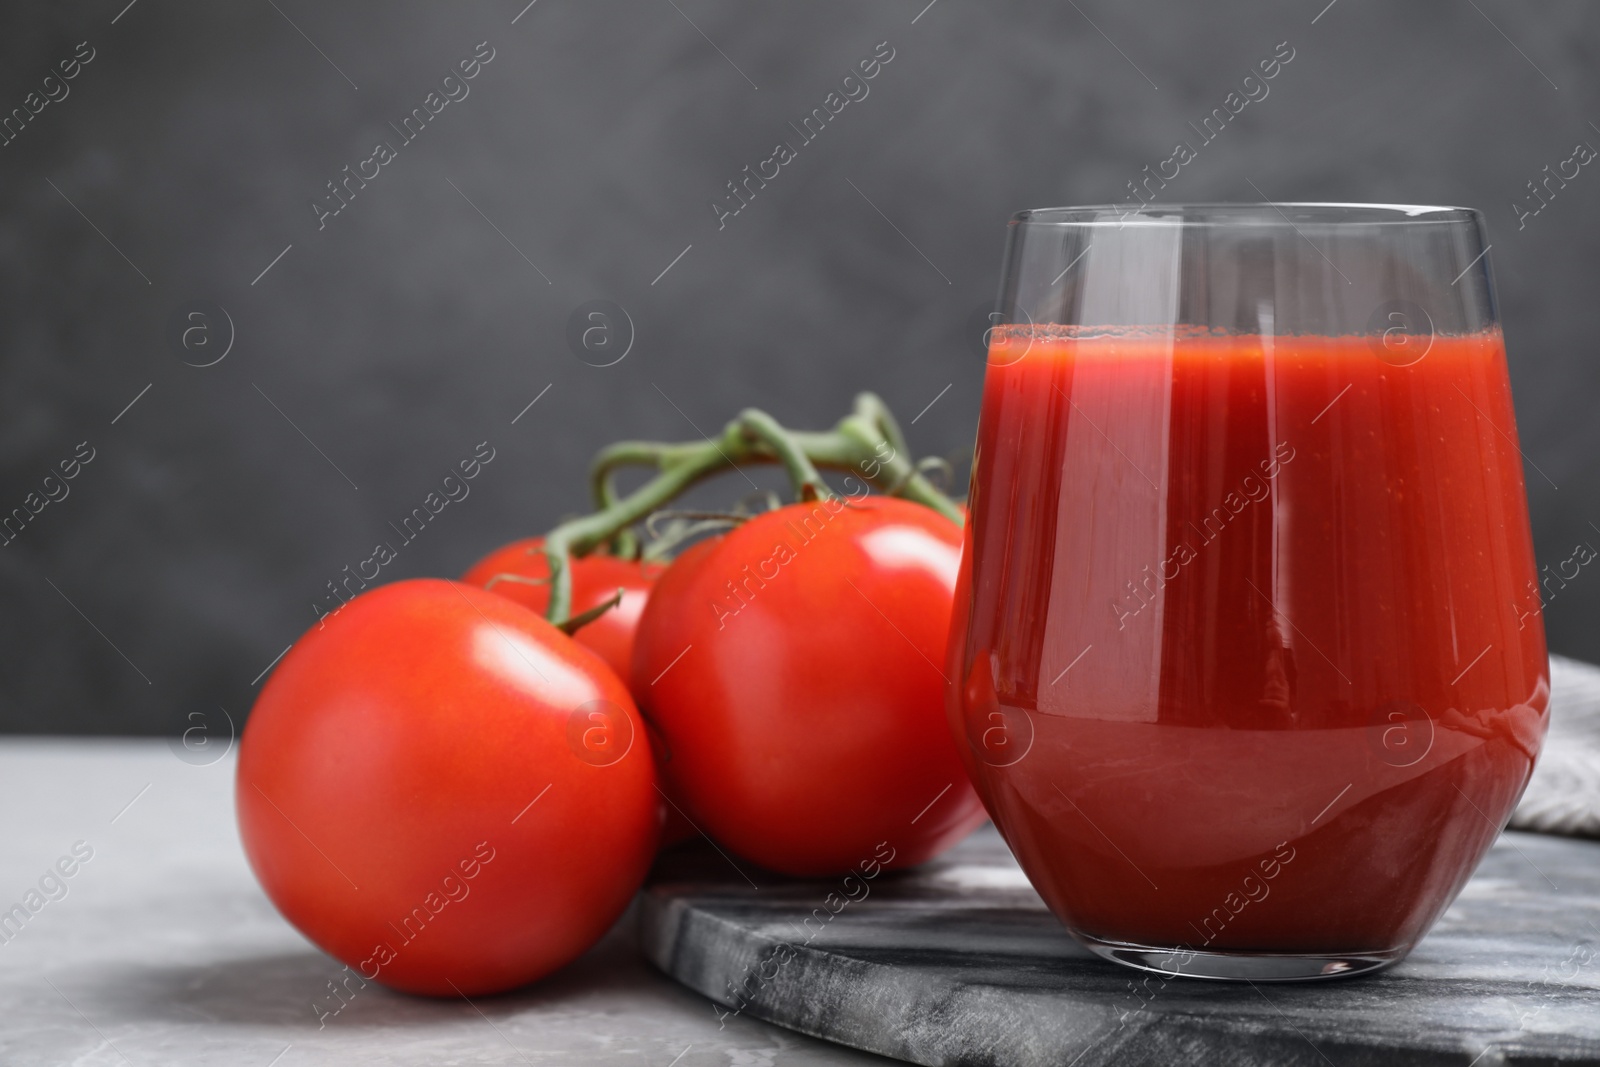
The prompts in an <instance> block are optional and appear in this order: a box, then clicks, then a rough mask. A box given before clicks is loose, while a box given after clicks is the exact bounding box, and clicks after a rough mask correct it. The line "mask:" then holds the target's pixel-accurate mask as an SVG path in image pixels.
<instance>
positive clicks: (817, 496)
mask: <svg viewBox="0 0 1600 1067" xmlns="http://www.w3.org/2000/svg"><path fill="white" fill-rule="evenodd" d="M740 463H779V464H782V465H783V467H784V469H785V471H787V472H788V475H789V480H790V481H791V482H792V483H793V485H794V488H795V495H796V498H797V499H799V500H801V501H809V500H822V499H827V498H829V497H831V496H833V495H834V494H833V491H832V490H831V489H829V488H828V484H827V483H826V482H825V481H823V480H822V475H821V474H820V473H819V472H818V468H819V467H821V468H824V469H828V470H836V471H846V472H849V473H850V474H852V475H855V476H858V477H860V478H862V479H863V480H865V481H866V482H867V483H869V484H870V485H872V486H873V487H874V488H876V489H878V490H880V491H882V492H885V493H890V494H892V495H895V496H900V497H904V498H905V499H907V500H911V501H914V502H915V503H918V504H922V505H925V506H926V507H930V508H932V509H933V510H935V511H937V512H939V514H941V515H943V516H945V517H946V518H947V519H950V520H951V521H952V522H955V523H957V524H960V523H961V521H962V515H961V511H960V509H959V508H957V507H956V505H955V503H954V502H953V501H952V500H951V499H950V498H949V497H948V496H946V495H945V494H944V493H942V492H940V491H939V488H938V487H937V486H935V485H934V484H933V483H932V482H931V481H929V480H928V479H927V478H926V477H924V476H923V474H922V473H921V471H919V470H918V469H917V466H916V463H915V462H914V461H913V459H912V457H911V455H910V450H909V449H908V448H907V446H906V442H905V437H904V435H903V434H902V433H901V431H900V425H899V423H897V422H896V421H895V418H894V416H893V415H892V414H890V412H889V409H888V406H887V405H885V404H884V403H883V401H882V400H881V399H879V398H878V397H877V396H875V395H873V394H872V393H862V394H860V395H859V396H857V397H856V401H855V405H854V407H853V409H852V410H851V413H850V414H849V415H847V416H845V417H844V418H843V419H841V420H840V421H839V423H838V425H836V426H835V427H834V428H833V429H832V430H830V431H827V432H824V433H812V432H802V431H796V430H789V429H786V428H785V427H783V426H781V425H780V424H779V423H778V421H777V420H776V419H774V418H773V417H772V416H770V415H768V414H767V413H766V412H764V411H758V410H756V409H754V408H749V409H746V410H745V411H743V412H741V413H740V415H739V417H738V418H736V419H734V420H733V421H732V422H730V423H728V425H727V426H726V427H724V428H723V431H722V433H721V434H720V435H718V436H717V437H715V438H707V439H706V440H704V441H690V442H684V443H677V444H669V443H664V442H658V441H619V442H617V443H616V444H613V445H610V446H608V447H606V448H604V449H602V450H601V451H600V453H599V454H598V455H596V456H595V458H594V462H593V463H592V464H591V465H590V469H589V485H590V490H591V492H592V493H593V495H594V501H595V506H596V509H597V510H596V511H595V512H594V513H592V514H590V515H585V516H583V517H581V518H577V519H572V520H570V521H567V522H563V523H561V524H560V525H559V526H557V527H556V528H555V529H553V530H551V531H550V533H549V534H547V535H546V536H545V539H544V545H543V550H544V554H545V558H546V559H547V561H548V562H549V566H550V578H549V582H550V606H549V609H548V611H547V612H546V615H547V617H548V618H549V619H550V621H551V622H553V623H556V624H558V625H560V624H563V623H567V622H568V620H569V616H570V615H571V611H572V571H571V566H570V560H571V559H572V557H574V556H580V557H581V556H586V555H588V554H589V553H590V552H593V551H594V550H595V549H596V548H599V547H601V546H602V545H610V546H612V548H613V549H614V550H616V551H617V552H618V554H619V555H624V556H626V557H627V558H634V557H635V556H637V555H638V541H637V539H636V537H635V535H634V534H633V531H632V527H633V526H634V525H635V524H637V523H639V522H641V521H642V520H644V519H645V518H646V517H647V516H649V515H650V514H651V513H652V512H654V511H657V510H659V509H661V508H662V507H664V506H665V505H666V504H668V503H669V502H670V501H672V500H673V499H675V498H676V497H678V496H679V495H681V494H682V493H683V492H684V491H685V490H687V489H688V488H689V487H691V486H692V485H694V484H695V483H697V482H700V481H702V480H704V479H706V478H708V477H710V476H712V475H714V474H718V473H721V472H722V471H725V470H727V469H728V468H729V467H732V466H735V465H737V464H740ZM627 466H648V467H655V468H656V471H657V473H656V475H655V476H654V477H653V478H651V479H650V480H649V481H647V482H645V483H644V485H642V486H640V487H639V488H637V489H635V490H634V491H633V492H631V493H629V494H627V495H626V496H622V495H619V494H618V492H617V489H616V485H615V483H614V481H613V475H614V474H615V472H616V471H617V470H618V468H621V467H627ZM585 614H588V613H585ZM574 621H576V620H574Z"/></svg>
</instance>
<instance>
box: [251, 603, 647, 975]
mask: <svg viewBox="0 0 1600 1067" xmlns="http://www.w3.org/2000/svg"><path fill="white" fill-rule="evenodd" d="M655 780H656V779H655V773H654V770H653V766H652V761H651V753H650V743H649V741H648V739H647V737H646V734H645V730H644V726H643V723H642V721H641V720H640V719H639V717H638V713H637V711H636V710H635V708H634V705H633V701H632V699H631V698H630V696H629V695H628V692H627V689H626V688H625V687H624V686H623V684H622V682H621V681H620V680H619V679H618V678H617V676H616V675H615V673H614V672H613V671H611V670H610V669H609V668H607V667H606V666H605V665H604V664H603V663H602V662H601V660H600V659H599V657H598V656H596V655H595V654H594V653H592V652H590V651H589V650H588V649H585V648H582V647H580V646H579V645H578V644H577V643H576V642H574V641H573V640H572V639H571V638H569V637H567V636H566V635H565V634H563V633H562V632H561V631H560V630H558V629H556V628H555V627H554V626H552V625H550V624H549V623H548V622H546V621H544V620H543V619H541V618H540V617H539V616H537V615H535V614H534V613H533V612H531V611H529V610H528V609H526V608H524V607H521V606H519V605H517V604H514V603H512V602H511V601H510V600H508V599H506V598H504V597H498V596H493V595H491V594H489V593H486V592H484V591H482V590H481V589H476V588H474V587H472V586H468V585H463V584H459V583H456V582H448V581H441V580H436V579H417V580H412V581H403V582H397V583H394V584H392V585H387V586H382V587H380V588H377V589H374V590H372V591H370V592H367V593H364V594H362V595H361V596H359V597H357V598H356V599H355V600H353V601H351V602H350V603H348V604H347V605H345V607H344V608H342V609H341V610H340V611H339V612H337V613H335V614H334V615H332V616H330V617H329V618H327V619H326V620H324V622H323V623H322V624H320V625H319V626H318V627H317V628H316V629H313V630H311V631H309V632H308V633H306V634H305V636H303V637H302V638H301V639H300V640H299V641H298V642H297V643H296V644H295V645H294V647H293V648H291V649H290V651H289V653H288V655H286V656H285V657H284V659H283V662H282V663H280V664H279V665H278V667H277V669H276V670H275V671H274V672H273V674H272V677H271V678H270V679H269V680H268V681H267V683H266V685H265V687H264V688H263V689H262V691H261V695H260V696H259V698H258V699H257V700H256V704H255V708H254V709H253V711H252V713H251V715H250V718H249V721H248V723H247V724H246V726H245V730H244V734H243V737H242V738H241V741H240V751H239V765H238V777H237V781H236V788H235V800H236V805H237V809H238V818H239V829H240V835H241V837H242V838H243V840H244V846H245V853H246V855H247V856H248V858H249V860H250V865H251V867H252V868H253V869H254V870H255V873H256V877H257V878H258V879H259V880H260V882H261V885H262V888H263V889H265V890H266V893H267V896H268V897H269V898H271V900H272V902H273V903H274V904H275V905H277V907H278V910H279V911H281V912H282V913H283V915H284V917H285V918H287V919H288V920H289V921H290V922H291V923H293V924H294V925H295V926H296V927H298V928H299V930H300V931H301V932H302V933H304V934H305V935H306V936H307V937H308V938H310V939H311V940H312V941H313V942H315V943H316V944H317V945H319V946H320V947H322V948H323V949H325V950H326V951H327V952H329V953H331V954H332V955H334V956H336V957H338V958H339V959H340V960H342V961H344V962H345V963H346V964H348V965H349V966H350V968H351V969H352V970H354V971H357V972H358V973H359V974H360V975H361V976H362V977H363V978H364V979H366V980H369V981H370V980H376V981H378V982H382V983H383V984H385V985H389V986H392V987H394V988H396V989H402V990H406V991H408V992H414V993H429V994H438V995H448V996H454V995H456V994H458V993H464V994H468V995H472V994H475V993H492V992H497V991H500V990H505V989H510V988H513V987H515V986H518V985H522V984H524V983H526V982H529V981H532V980H533V979H536V978H538V977H540V976H542V975H544V974H547V973H549V972H550V971H552V970H554V969H556V968H558V967H560V966H562V965H563V964H565V963H567V962H568V961H570V960H572V959H574V958H575V957H576V956H578V955H579V954H580V953H582V952H583V951H584V950H585V949H587V948H588V947H589V946H590V945H591V944H593V943H594V942H595V941H596V940H597V939H598V938H599V937H600V936H601V935H602V934H603V933H604V932H605V931H606V930H607V929H608V928H609V927H610V926H611V924H612V922H613V921H614V920H615V919H616V918H617V916H618V915H620V914H621V912H622V911H623V909H624V908H625V907H626V906H627V904H628V901H629V900H630V899H632V897H633V894H634V892H635V891H636V890H637V889H638V887H639V885H640V883H641V882H642V880H643V878H644V875H645V871H646V869H647V868H648V867H649V864H650V861H651V858H652V857H653V855H654V853H655V848H656V838H657V834H658V832H659V820H660V815H659V809H658V806H657V805H658V800H657V797H658V794H657V790H656V787H655Z"/></svg>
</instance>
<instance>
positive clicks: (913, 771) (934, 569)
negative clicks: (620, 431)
mask: <svg viewBox="0 0 1600 1067" xmlns="http://www.w3.org/2000/svg"><path fill="white" fill-rule="evenodd" d="M960 552H961V530H960V528H959V527H957V526H956V525H955V524H953V523H951V522H950V521H949V520H948V519H944V518H942V517H940V516H939V515H938V514H937V513H935V512H934V511H932V510H930V509H928V508H926V507H923V506H922V505H920V504H912V503H908V502H906V501H903V500H898V499H894V498H884V497H867V498H863V499H860V500H854V501H844V500H837V499H836V500H832V501H828V502H823V503H816V504H805V505H799V504H796V505H790V506H788V507H784V508H779V509H778V510H776V511H771V512H767V513H766V514H763V515H760V516H757V517H756V518H754V519H751V520H749V521H748V522H745V523H744V524H742V525H741V526H739V527H738V528H737V529H735V530H733V531H731V532H729V533H728V534H726V535H724V536H721V537H718V538H715V539H713V540H711V541H707V542H703V543H702V544H701V545H696V546H695V548H694V549H691V550H690V551H689V552H686V553H684V555H683V556H682V557H680V558H679V560H678V561H677V562H676V563H674V564H673V565H672V567H671V568H669V569H668V571H667V573H666V575H664V576H663V577H662V579H661V582H660V583H659V584H658V586H657V587H656V591H655V593H654V594H653V595H652V596H651V598H650V601H649V603H648V604H646V605H645V610H644V615H643V617H642V618H641V619H640V623H639V634H638V637H637V640H636V643H635V647H634V660H633V690H634V693H635V694H636V697H637V699H638V700H639V702H640V707H641V710H642V711H643V713H644V714H645V715H646V716H647V717H648V718H649V719H650V720H651V721H652V722H653V723H654V724H655V725H656V727H657V728H658V729H659V730H660V732H661V734H662V737H663V738H664V743H665V747H666V748H667V749H668V751H669V753H670V759H669V760H668V761H667V762H666V763H665V764H664V765H663V766H664V771H665V776H666V778H667V780H668V782H669V783H670V785H669V791H670V792H671V793H672V795H673V796H674V797H675V798H678V799H679V803H682V804H685V805H686V806H687V808H688V809H689V815H690V816H691V817H692V818H693V819H695V820H696V821H697V822H698V823H699V824H700V826H701V827H702V828H703V829H705V830H706V831H707V832H709V833H710V834H711V836H712V837H714V838H716V839H717V840H718V841H721V842H722V843H723V844H725V845H727V846H728V847H729V848H731V849H732V850H733V851H735V852H737V853H738V854H740V855H742V856H744V857H745V858H747V859H749V860H752V861H754V862H755V863H758V864H760V865H762V866H764V867H768V868H771V869H773V870H776V871H781V872H783V873H785V874H794V875H824V874H834V873H839V872H843V871H846V870H848V869H850V868H851V867H853V866H855V865H858V864H862V863H866V862H869V861H873V860H874V859H875V858H876V859H877V860H882V859H883V858H884V857H883V854H882V853H881V852H880V851H879V846H880V845H881V844H883V843H885V842H886V843H887V844H888V846H889V847H890V848H891V849H892V850H893V851H892V853H891V855H892V856H893V857H894V859H893V861H892V862H888V863H886V864H885V865H886V866H890V867H905V866H911V865H913V864H917V863H921V862H923V861H924V860H927V859H929V858H930V857H932V856H934V855H935V854H937V853H938V852H940V851H942V850H943V849H945V848H947V847H949V846H950V845H952V844H954V843H955V842H956V841H959V840H960V839H961V838H962V837H964V836H965V835H966V834H967V833H968V832H970V831H971V830H972V829H973V827H975V826H977V825H978V824H979V823H980V822H982V821H983V819H984V812H983V807H982V805H981V804H980V803H979V801H978V798H977V796H976V794H974V792H973V790H972V786H971V785H970V784H969V782H968V779H967V774H966V771H965V770H963V769H962V766H961V761H960V756H959V754H958V753H957V751H956V747H955V743H954V741H953V740H952V738H951V736H950V732H949V729H948V728H947V727H946V725H945V721H944V687H945V679H944V675H943V673H942V671H943V664H944V650H945V642H946V639H947V636H948V632H949V626H950V613H951V608H952V604H953V595H954V589H955V582H956V571H957V564H958V562H959V559H960Z"/></svg>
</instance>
